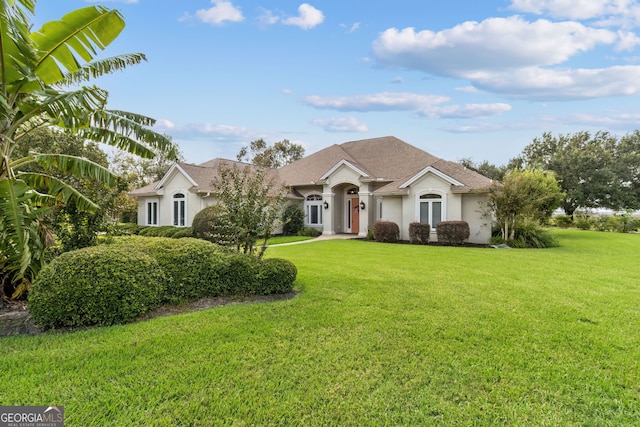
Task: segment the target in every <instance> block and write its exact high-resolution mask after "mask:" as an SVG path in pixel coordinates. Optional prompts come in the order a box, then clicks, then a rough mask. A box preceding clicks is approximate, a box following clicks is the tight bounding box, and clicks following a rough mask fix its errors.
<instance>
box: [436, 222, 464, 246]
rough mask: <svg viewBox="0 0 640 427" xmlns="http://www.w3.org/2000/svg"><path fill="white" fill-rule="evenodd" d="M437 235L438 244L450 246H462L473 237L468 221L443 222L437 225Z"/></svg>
mask: <svg viewBox="0 0 640 427" xmlns="http://www.w3.org/2000/svg"><path fill="white" fill-rule="evenodd" d="M436 233H437V235H438V242H444V243H448V244H450V245H461V244H463V243H464V241H465V240H467V239H468V238H469V236H470V235H471V231H470V230H469V223H467V222H466V221H441V222H439V223H438V224H436Z"/></svg>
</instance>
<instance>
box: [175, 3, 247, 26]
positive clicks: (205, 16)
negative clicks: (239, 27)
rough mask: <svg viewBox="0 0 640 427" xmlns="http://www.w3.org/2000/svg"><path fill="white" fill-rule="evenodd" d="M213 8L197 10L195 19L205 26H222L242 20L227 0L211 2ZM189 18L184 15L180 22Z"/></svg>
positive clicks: (237, 11)
mask: <svg viewBox="0 0 640 427" xmlns="http://www.w3.org/2000/svg"><path fill="white" fill-rule="evenodd" d="M211 3H212V4H213V7H211V8H209V9H199V10H197V11H196V13H195V18H196V19H197V20H199V21H202V22H204V23H206V24H212V25H222V24H224V23H225V22H241V21H243V20H244V16H242V11H241V10H240V8H239V7H236V6H234V5H233V4H232V3H231V2H230V1H227V0H211ZM186 18H190V16H189V15H185V16H184V17H183V18H181V20H185V19H186Z"/></svg>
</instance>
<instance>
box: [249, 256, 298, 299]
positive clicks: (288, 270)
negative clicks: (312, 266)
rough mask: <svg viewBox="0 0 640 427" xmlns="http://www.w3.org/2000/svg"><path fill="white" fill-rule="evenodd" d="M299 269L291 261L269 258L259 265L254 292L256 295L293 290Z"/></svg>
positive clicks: (283, 292)
mask: <svg viewBox="0 0 640 427" xmlns="http://www.w3.org/2000/svg"><path fill="white" fill-rule="evenodd" d="M297 274H298V269H297V268H296V266H295V264H293V263H292V262H291V261H289V260H286V259H282V258H267V259H265V260H263V261H262V262H261V263H260V265H259V267H258V275H257V280H256V282H255V286H256V287H255V288H254V289H252V290H251V291H252V293H253V294H256V295H272V294H286V293H288V292H291V291H293V282H295V281H296V276H297Z"/></svg>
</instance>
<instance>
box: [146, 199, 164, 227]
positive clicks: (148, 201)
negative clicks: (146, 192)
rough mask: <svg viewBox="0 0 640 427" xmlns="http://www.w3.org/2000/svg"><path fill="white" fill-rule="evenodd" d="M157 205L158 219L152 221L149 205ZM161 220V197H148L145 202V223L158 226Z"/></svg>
mask: <svg viewBox="0 0 640 427" xmlns="http://www.w3.org/2000/svg"><path fill="white" fill-rule="evenodd" d="M154 204H155V206H156V209H155V214H156V221H155V223H152V222H151V221H150V219H151V218H150V217H149V205H154ZM159 222H160V199H147V200H145V202H144V225H147V226H150V227H156V226H158V225H159Z"/></svg>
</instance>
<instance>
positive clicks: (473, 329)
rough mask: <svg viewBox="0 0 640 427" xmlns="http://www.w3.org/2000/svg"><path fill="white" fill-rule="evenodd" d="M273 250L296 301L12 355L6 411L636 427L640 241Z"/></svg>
mask: <svg viewBox="0 0 640 427" xmlns="http://www.w3.org/2000/svg"><path fill="white" fill-rule="evenodd" d="M556 233H557V235H558V237H559V239H560V244H561V246H560V247H558V248H553V249H545V250H516V249H505V250H500V249H474V248H450V247H437V246H412V245H389V244H380V243H371V242H363V241H352V240H329V241H321V242H314V243H311V244H305V245H293V246H281V247H275V248H270V249H269V250H268V252H267V253H268V254H269V256H278V257H284V258H288V259H290V260H292V261H294V262H295V263H296V265H297V266H298V270H299V276H298V282H297V283H298V286H299V288H300V289H301V291H302V292H301V294H300V295H299V296H297V297H296V298H294V299H291V300H287V301H281V302H275V303H268V304H253V305H235V306H228V307H223V308H217V309H212V310H207V311H203V312H197V313H196V312H194V313H188V314H182V315H177V316H173V317H165V318H158V319H154V320H151V321H147V322H141V323H136V324H131V325H125V326H117V327H110V328H102V329H93V330H87V331H82V332H75V333H67V334H55V333H51V334H45V335H42V336H35V337H15V338H5V339H2V340H0V360H1V362H0V372H1V373H0V384H2V388H0V405H53V404H57V405H64V406H65V417H66V425H68V426H92V425H96V426H102V425H123V426H137V425H140V426H143V425H157V426H165V425H166V426H173V425H200V426H206V425H216V426H217V425H238V426H243V425H247V426H248V425H305V426H332V425H335V426H345V425H352V426H363V425H390V426H396V425H407V426H416V425H455V426H460V425H462V426H464V425H469V426H471V425H474V426H475V425H522V426H529V425H536V426H539V425H543V426H544V425H548V426H557V425H593V426H601V425H611V426H623V425H638V424H640V333H639V331H640V269H639V268H638V263H637V254H638V251H639V249H640V235H623V234H617V233H595V232H580V231H575V230H561V231H557V232H556Z"/></svg>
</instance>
